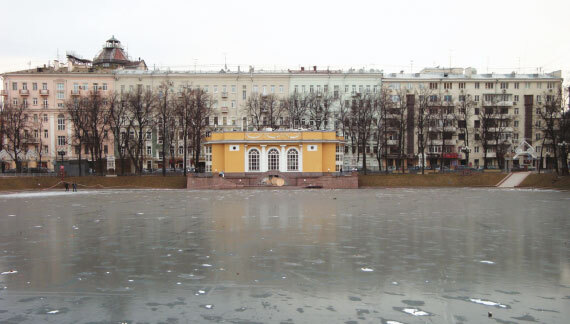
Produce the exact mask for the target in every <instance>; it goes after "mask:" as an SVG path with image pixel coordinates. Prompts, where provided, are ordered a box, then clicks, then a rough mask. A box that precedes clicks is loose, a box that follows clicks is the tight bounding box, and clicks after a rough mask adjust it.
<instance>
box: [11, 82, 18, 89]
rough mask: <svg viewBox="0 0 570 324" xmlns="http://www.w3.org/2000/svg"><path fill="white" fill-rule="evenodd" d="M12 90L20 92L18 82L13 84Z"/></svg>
mask: <svg viewBox="0 0 570 324" xmlns="http://www.w3.org/2000/svg"><path fill="white" fill-rule="evenodd" d="M12 90H18V82H12Z"/></svg>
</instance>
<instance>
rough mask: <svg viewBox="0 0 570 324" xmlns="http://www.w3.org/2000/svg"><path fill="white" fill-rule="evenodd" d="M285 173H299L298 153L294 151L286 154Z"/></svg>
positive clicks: (291, 150)
mask: <svg viewBox="0 0 570 324" xmlns="http://www.w3.org/2000/svg"><path fill="white" fill-rule="evenodd" d="M287 171H299V152H297V150H295V149H290V150H289V151H288V152H287Z"/></svg>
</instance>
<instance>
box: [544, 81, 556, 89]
mask: <svg viewBox="0 0 570 324" xmlns="http://www.w3.org/2000/svg"><path fill="white" fill-rule="evenodd" d="M546 88H548V89H554V82H548V83H546Z"/></svg>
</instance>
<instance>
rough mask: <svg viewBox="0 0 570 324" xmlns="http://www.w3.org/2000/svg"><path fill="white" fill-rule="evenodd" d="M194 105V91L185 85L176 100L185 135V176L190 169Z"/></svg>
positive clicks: (177, 115)
mask: <svg viewBox="0 0 570 324" xmlns="http://www.w3.org/2000/svg"><path fill="white" fill-rule="evenodd" d="M193 105H194V100H193V93H192V89H190V88H189V87H184V88H182V89H181V91H180V93H179V94H178V97H177V99H176V100H175V112H174V113H175V116H176V117H178V119H179V121H180V122H179V124H180V127H181V128H182V136H183V145H184V148H183V154H184V161H183V167H184V176H186V172H187V169H188V165H187V162H186V161H187V160H188V136H189V135H190V134H191V129H190V126H191V125H192V124H193V120H192V116H193V115H192V112H193V111H192V109H193Z"/></svg>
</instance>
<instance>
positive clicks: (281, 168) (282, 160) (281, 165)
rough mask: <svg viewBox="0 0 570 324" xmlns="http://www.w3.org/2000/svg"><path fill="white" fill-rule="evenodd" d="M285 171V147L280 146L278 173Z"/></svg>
mask: <svg viewBox="0 0 570 324" xmlns="http://www.w3.org/2000/svg"><path fill="white" fill-rule="evenodd" d="M286 171H287V155H286V154H285V145H281V154H279V172H286Z"/></svg>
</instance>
